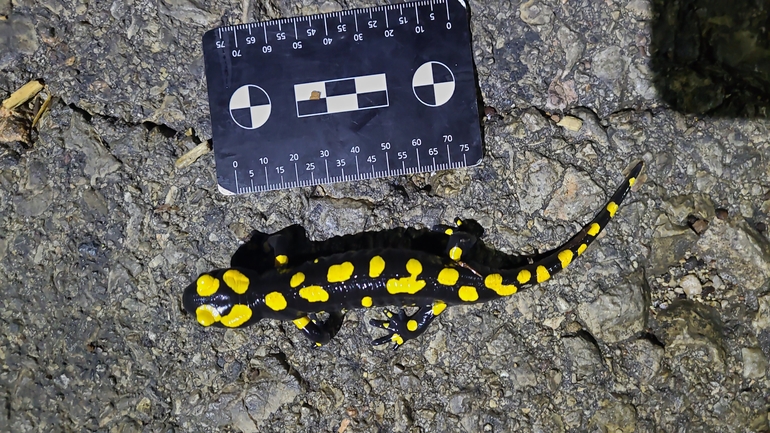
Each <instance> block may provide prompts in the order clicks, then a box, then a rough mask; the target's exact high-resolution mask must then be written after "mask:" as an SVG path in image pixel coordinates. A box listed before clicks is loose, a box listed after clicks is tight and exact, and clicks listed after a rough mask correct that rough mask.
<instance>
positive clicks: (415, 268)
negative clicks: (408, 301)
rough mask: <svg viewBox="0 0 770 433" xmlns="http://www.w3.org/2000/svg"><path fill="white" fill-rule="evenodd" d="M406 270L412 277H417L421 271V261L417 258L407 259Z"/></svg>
mask: <svg viewBox="0 0 770 433" xmlns="http://www.w3.org/2000/svg"><path fill="white" fill-rule="evenodd" d="M406 271H407V272H409V273H410V274H411V275H412V277H414V278H417V276H418V275H420V274H421V273H422V263H420V261H419V260H417V259H409V261H408V262H406Z"/></svg>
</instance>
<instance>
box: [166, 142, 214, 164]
mask: <svg viewBox="0 0 770 433" xmlns="http://www.w3.org/2000/svg"><path fill="white" fill-rule="evenodd" d="M209 143H210V142H209V141H208V140H207V141H204V142H203V143H201V144H199V145H197V146H195V147H193V148H192V149H190V151H189V152H187V153H185V154H184V155H182V156H180V157H179V159H177V160H176V162H175V163H174V166H176V168H185V167H187V166H188V165H190V164H192V163H193V162H195V161H197V160H198V158H200V157H201V156H203V155H205V154H206V153H208V151H209V150H211V146H210V144H209Z"/></svg>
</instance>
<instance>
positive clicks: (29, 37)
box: [0, 2, 39, 69]
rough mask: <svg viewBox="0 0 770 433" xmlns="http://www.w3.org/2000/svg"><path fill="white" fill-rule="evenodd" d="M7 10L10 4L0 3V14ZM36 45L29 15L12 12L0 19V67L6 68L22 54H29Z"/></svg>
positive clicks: (35, 34)
mask: <svg viewBox="0 0 770 433" xmlns="http://www.w3.org/2000/svg"><path fill="white" fill-rule="evenodd" d="M0 3H2V2H0ZM3 8H8V9H7V10H6V12H5V13H3V12H2V9H3ZM8 12H10V4H8V5H7V6H3V5H2V4H0V15H6V14H7V13H8ZM38 47H39V42H38V38H37V33H36V32H35V24H34V21H33V20H32V18H31V17H28V16H23V15H17V14H14V15H11V16H10V17H9V18H8V19H7V20H0V68H3V69H5V68H8V67H9V66H11V65H13V64H14V63H15V62H17V61H18V60H19V59H20V58H22V57H23V56H31V55H32V54H34V53H35V51H37V49H38Z"/></svg>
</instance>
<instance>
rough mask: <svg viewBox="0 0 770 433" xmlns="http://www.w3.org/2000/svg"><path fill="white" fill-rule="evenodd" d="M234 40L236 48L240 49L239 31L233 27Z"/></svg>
mask: <svg viewBox="0 0 770 433" xmlns="http://www.w3.org/2000/svg"><path fill="white" fill-rule="evenodd" d="M233 40H234V41H235V48H238V31H237V30H235V27H233Z"/></svg>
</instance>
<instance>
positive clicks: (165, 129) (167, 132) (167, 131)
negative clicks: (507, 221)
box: [142, 121, 179, 138]
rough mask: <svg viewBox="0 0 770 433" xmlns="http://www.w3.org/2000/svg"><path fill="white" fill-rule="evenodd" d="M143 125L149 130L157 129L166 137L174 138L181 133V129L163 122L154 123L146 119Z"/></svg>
mask: <svg viewBox="0 0 770 433" xmlns="http://www.w3.org/2000/svg"><path fill="white" fill-rule="evenodd" d="M142 126H144V127H145V128H146V129H147V131H152V130H157V131H158V132H159V133H160V134H161V135H163V136H164V137H166V138H174V137H176V136H178V135H179V131H177V130H176V129H174V128H171V127H169V126H168V125H164V124H162V123H153V122H150V121H144V122H142Z"/></svg>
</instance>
